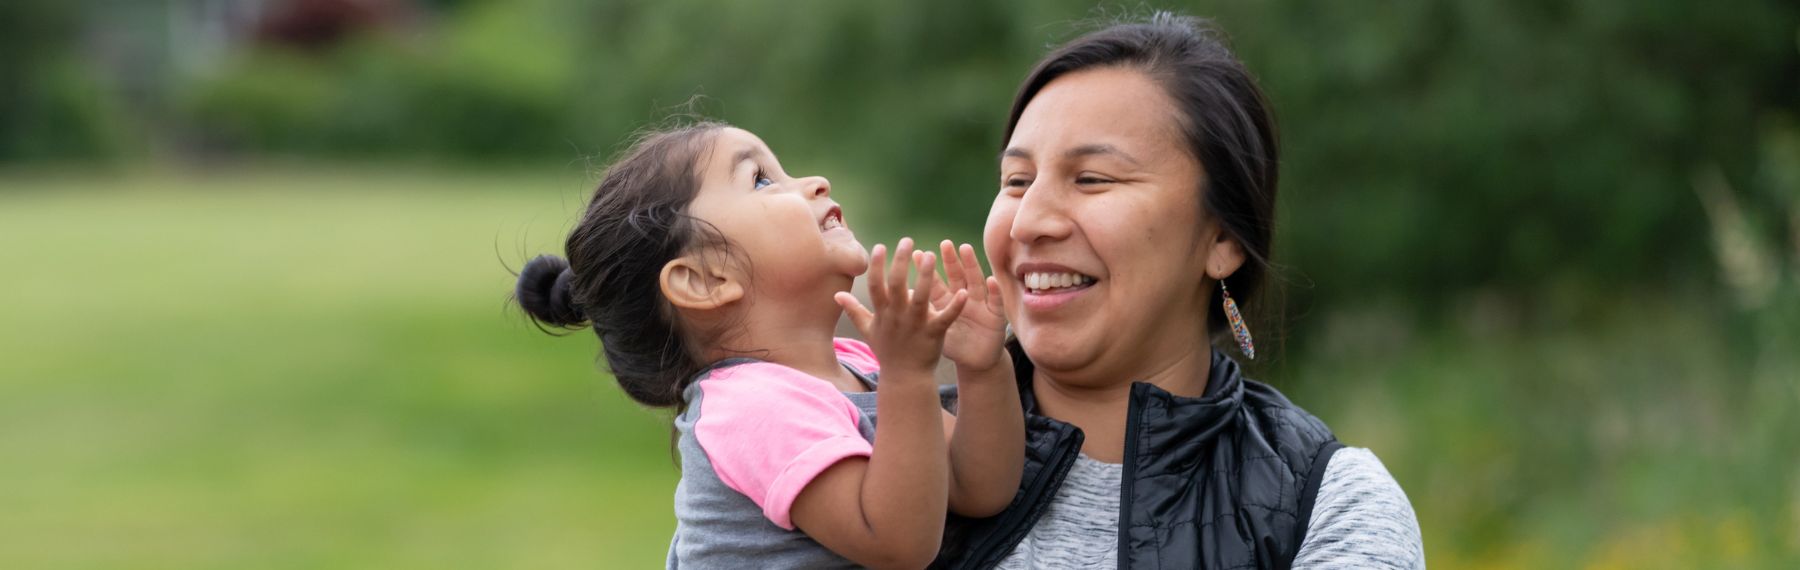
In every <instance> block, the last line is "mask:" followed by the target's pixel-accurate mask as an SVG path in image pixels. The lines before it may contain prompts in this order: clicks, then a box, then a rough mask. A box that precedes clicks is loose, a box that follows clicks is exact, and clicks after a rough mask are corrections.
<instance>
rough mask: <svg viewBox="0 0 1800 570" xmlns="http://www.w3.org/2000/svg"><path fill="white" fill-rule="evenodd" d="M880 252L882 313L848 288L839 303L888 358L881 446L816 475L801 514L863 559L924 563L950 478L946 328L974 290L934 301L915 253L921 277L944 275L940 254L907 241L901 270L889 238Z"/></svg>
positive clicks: (820, 534)
mask: <svg viewBox="0 0 1800 570" xmlns="http://www.w3.org/2000/svg"><path fill="white" fill-rule="evenodd" d="M872 256H873V259H872V260H871V262H870V266H869V300H870V304H872V305H874V306H875V309H876V311H877V312H874V313H871V312H870V311H869V310H868V309H866V308H863V306H862V305H861V304H860V303H857V302H856V298H855V297H852V296H850V295H849V294H848V293H839V294H838V302H839V303H840V304H842V305H844V308H845V309H846V310H847V311H848V312H849V314H850V320H851V322H852V323H854V324H855V325H856V327H857V328H858V329H859V330H861V331H862V333H863V336H864V337H865V338H867V339H868V340H869V345H870V346H871V347H872V348H873V349H874V350H875V355H876V356H877V357H878V358H880V359H881V362H882V374H881V389H880V390H877V391H876V396H875V399H876V404H875V406H876V415H877V417H879V418H881V422H880V423H879V424H877V425H876V428H875V445H874V452H873V453H872V454H871V455H870V456H869V458H867V459H862V458H853V459H846V460H843V461H840V462H838V463H837V464H836V465H833V466H832V467H830V468H828V469H826V470H825V471H824V472H822V473H820V474H819V476H817V477H814V478H813V480H812V481H811V482H809V483H807V484H806V487H805V488H804V489H803V490H801V491H800V495H799V496H798V497H796V498H795V500H794V505H793V509H792V516H793V521H794V525H795V526H796V527H798V528H799V529H800V530H802V531H805V532H806V534H807V535H808V536H810V537H812V538H813V540H817V541H819V543H820V544H823V545H825V547H826V548H830V549H831V550H832V551H833V552H836V553H838V554H840V555H843V556H844V557H845V558H849V559H850V560H851V561H854V562H856V563H858V564H862V565H865V566H871V567H878V568H922V567H924V566H925V565H927V564H930V563H931V560H932V558H934V557H936V556H937V551H938V545H939V543H940V542H941V541H942V539H943V532H944V510H945V507H946V504H947V502H948V492H949V479H950V477H949V465H948V452H947V451H946V449H945V446H946V443H945V441H944V440H945V438H944V433H943V424H942V423H941V420H940V419H939V416H940V415H941V414H942V411H941V408H939V407H938V398H937V383H936V381H935V379H934V377H933V374H932V372H933V369H934V368H935V365H936V363H937V359H938V354H939V352H940V351H941V350H942V349H943V342H944V331H945V329H947V328H949V326H950V323H951V322H952V321H955V320H956V317H957V315H958V314H959V313H961V312H962V307H963V305H964V303H965V302H966V301H967V299H968V294H966V293H958V294H955V295H954V296H953V299H952V300H951V302H948V303H945V304H943V305H942V307H941V308H934V307H932V306H931V303H930V297H931V295H930V291H929V290H920V291H917V292H914V291H911V290H909V289H907V287H906V274H907V267H906V265H905V263H907V261H908V260H909V258H910V260H911V261H912V262H914V263H916V264H917V265H918V267H919V283H920V284H921V285H924V284H928V283H935V282H936V281H937V277H936V269H937V262H936V260H935V259H933V256H932V255H931V254H930V253H923V252H914V251H912V241H911V240H910V239H907V240H901V241H900V244H899V247H898V248H897V250H896V251H895V253H894V267H893V268H892V271H884V268H883V267H882V266H883V265H885V264H886V259H885V252H884V250H883V247H882V246H880V245H877V246H875V251H874V252H873V254H872Z"/></svg>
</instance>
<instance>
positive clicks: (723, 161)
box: [704, 127, 774, 174]
mask: <svg viewBox="0 0 1800 570" xmlns="http://www.w3.org/2000/svg"><path fill="white" fill-rule="evenodd" d="M757 158H770V159H772V158H774V154H773V153H771V152H769V147H768V145H767V144H765V143H763V140H762V139H761V138H758V137H757V136H756V135H754V134H751V133H750V131H746V130H743V129H739V128H736V127H727V128H725V129H723V130H721V131H719V133H718V135H717V136H715V137H713V140H712V146H711V148H709V149H707V152H706V159H705V160H704V170H705V171H706V172H707V173H708V174H730V173H731V172H733V171H735V170H737V167H738V165H739V164H742V163H743V162H744V161H746V160H754V159H757Z"/></svg>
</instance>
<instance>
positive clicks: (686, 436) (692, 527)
mask: <svg viewBox="0 0 1800 570" xmlns="http://www.w3.org/2000/svg"><path fill="white" fill-rule="evenodd" d="M833 345H834V347H835V348H836V349H837V357H838V362H840V363H842V364H843V365H844V367H845V368H847V369H849V370H850V372H852V373H853V374H855V375H856V377H857V378H858V379H859V380H862V382H863V384H864V385H865V386H866V387H867V388H868V389H869V390H870V391H868V392H840V391H838V389H837V387H835V386H833V385H832V384H831V383H830V382H828V381H825V380H824V379H821V378H818V377H814V376H812V375H809V374H806V373H804V372H801V371H799V370H796V369H793V368H789V367H786V366H782V365H780V364H775V363H772V362H764V361H760V360H755V359H750V358H734V359H729V360H725V361H721V362H719V363H717V364H714V365H713V366H712V367H710V368H708V369H706V370H704V371H702V372H701V373H700V374H699V376H698V377H697V378H696V380H695V381H694V382H693V383H692V384H691V385H689V386H688V387H687V390H686V391H685V392H684V393H683V394H682V397H683V399H684V400H685V401H686V404H687V409H686V410H685V411H683V412H682V413H681V414H680V415H679V416H676V418H675V429H676V431H677V432H679V434H680V435H679V440H678V441H677V443H676V448H677V450H678V452H679V453H680V455H681V482H680V484H678V485H677V486H676V487H675V520H676V525H675V538H674V540H673V541H672V542H671V543H670V544H669V560H668V567H669V568H690V569H706V568H758V567H760V568H840V567H842V568H854V567H856V564H855V563H853V562H851V561H850V560H848V559H845V558H844V557H842V556H838V555H837V554H836V553H833V552H831V551H830V550H827V549H826V548H825V547H824V546H823V545H820V544H819V543H818V542H816V541H814V540H813V539H812V538H810V537H808V536H806V534H805V533H802V532H800V531H799V530H796V529H795V528H794V523H793V520H792V518H791V517H790V513H789V510H790V509H791V508H792V507H793V505H794V499H795V498H797V497H799V496H800V491H801V490H802V489H805V488H806V484H807V483H810V482H812V480H813V478H814V477H817V476H818V475H819V474H820V473H823V472H824V471H825V469H827V468H829V467H831V466H832V465H834V464H836V463H837V462H838V461H841V460H844V459H847V458H851V457H868V456H869V454H870V453H871V451H872V449H873V448H872V446H871V442H873V441H874V440H875V392H874V389H875V377H876V375H877V374H879V373H880V371H881V366H880V364H878V363H876V361H875V352H874V351H873V350H871V349H870V348H869V345H867V344H863V343H862V342H860V341H856V340H850V339H842V338H840V339H837V340H836V341H835V342H834V343H833Z"/></svg>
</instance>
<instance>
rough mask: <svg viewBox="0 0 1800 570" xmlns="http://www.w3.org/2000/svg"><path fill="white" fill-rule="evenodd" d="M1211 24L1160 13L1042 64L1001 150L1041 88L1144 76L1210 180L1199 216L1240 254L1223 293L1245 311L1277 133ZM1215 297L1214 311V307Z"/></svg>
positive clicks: (1265, 256) (1269, 222) (1266, 240)
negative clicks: (1080, 78)
mask: <svg viewBox="0 0 1800 570" xmlns="http://www.w3.org/2000/svg"><path fill="white" fill-rule="evenodd" d="M1221 35H1222V34H1221V32H1219V31H1218V30H1216V29H1214V28H1213V27H1212V25H1211V24H1210V23H1209V22H1207V21H1206V20H1202V19H1199V18H1194V17H1190V16H1181V15H1176V14H1171V13H1168V12H1157V13H1155V14H1154V15H1152V16H1151V17H1150V18H1149V19H1148V20H1147V21H1138V22H1126V23H1118V24H1113V25H1111V26H1109V27H1106V28H1104V29H1101V30H1098V31H1095V32H1091V33H1089V34H1087V35H1084V36H1081V37H1079V38H1076V39H1075V40H1073V41H1070V42H1069V43H1067V44H1064V45H1063V46H1062V47H1059V48H1057V49H1056V50H1055V51H1052V52H1050V54H1049V55H1046V56H1044V58H1043V59H1042V60H1039V61H1038V64H1037V66H1036V67H1034V68H1032V70H1031V73H1030V74H1029V75H1027V76H1026V77H1025V83H1024V84H1023V85H1021V86H1020V87H1019V94H1018V96H1017V97H1015V98H1014V99H1013V105H1012V115H1011V116H1010V118H1008V119H1007V121H1006V134H1005V137H1004V138H1002V139H1001V143H1000V144H1001V146H1002V147H1003V148H1004V146H1005V145H1006V144H1007V143H1008V142H1009V141H1011V140H1012V135H1013V129H1014V128H1015V127H1017V126H1018V125H1019V116H1020V115H1022V114H1024V112H1025V106H1026V105H1027V104H1029V103H1031V99H1032V98H1033V97H1036V96H1037V94H1038V92H1039V91H1041V90H1043V88H1044V86H1045V85H1048V84H1049V83H1050V82H1051V81H1054V80H1055V79H1056V78H1058V77H1062V76H1064V75H1067V74H1070V73H1074V72H1077V71H1081V70H1084V69H1096V68H1109V67H1122V68H1128V69H1134V70H1138V71H1142V72H1143V73H1145V74H1146V75H1148V76H1149V77H1150V78H1151V79H1152V80H1153V81H1156V82H1157V83H1158V84H1159V85H1161V86H1162V88H1163V90H1164V91H1165V92H1166V93H1168V95H1169V98H1170V99H1171V100H1173V101H1174V102H1175V108H1176V110H1177V113H1178V116H1179V119H1180V123H1179V127H1180V128H1181V131H1182V134H1183V136H1184V138H1185V139H1186V141H1187V147H1188V152H1189V154H1191V155H1193V156H1194V158H1196V159H1198V160H1199V161H1200V165H1201V168H1202V169H1203V170H1204V171H1205V177H1204V178H1203V179H1202V180H1201V187H1200V188H1195V189H1194V190H1195V191H1196V192H1198V193H1199V194H1200V195H1201V196H1203V197H1204V198H1203V199H1202V200H1201V205H1200V207H1201V211H1202V213H1203V214H1204V215H1207V216H1210V217H1212V218H1213V219H1216V220H1218V221H1219V223H1220V224H1221V225H1222V226H1223V227H1224V230H1225V232H1226V234H1227V235H1229V236H1231V239H1233V240H1235V241H1237V243H1238V244H1239V245H1241V246H1243V248H1244V253H1245V255H1246V256H1247V257H1248V259H1247V260H1246V263H1245V264H1244V265H1243V266H1242V267H1239V268H1238V270H1237V272H1235V273H1233V274H1232V275H1231V277H1230V279H1229V280H1227V285H1228V286H1229V287H1231V292H1232V293H1231V294H1232V298H1233V299H1235V300H1236V301H1237V302H1238V304H1239V305H1240V306H1242V305H1250V304H1251V302H1252V301H1253V300H1255V299H1256V298H1257V296H1258V294H1259V293H1260V292H1261V291H1260V290H1261V289H1262V287H1263V278H1264V276H1265V275H1266V274H1267V273H1268V270H1269V254H1270V248H1271V242H1272V241H1273V237H1274V231H1275V182H1276V174H1277V172H1276V170H1277V169H1276V166H1277V152H1276V135H1275V120H1274V118H1273V117H1272V116H1271V115H1270V113H1271V110H1270V106H1269V102H1268V100H1267V99H1265V98H1264V97H1263V94H1262V90H1261V89H1259V88H1258V87H1257V86H1256V78H1255V77H1252V76H1251V75H1250V71H1249V70H1248V69H1245V68H1244V64H1243V62H1240V61H1238V59H1237V56H1236V55H1234V54H1232V52H1231V48H1229V47H1227V46H1226V45H1225V41H1224V39H1223V38H1221ZM1220 301H1221V299H1220V294H1219V292H1218V291H1213V292H1212V303H1211V304H1210V305H1209V307H1218V306H1219V302H1220ZM1207 321H1208V328H1209V329H1210V330H1211V331H1212V332H1213V336H1214V338H1222V337H1221V336H1220V335H1223V334H1225V331H1226V327H1227V325H1226V323H1225V319H1224V317H1223V315H1221V314H1219V312H1218V311H1212V310H1211V309H1209V317H1208V319H1207Z"/></svg>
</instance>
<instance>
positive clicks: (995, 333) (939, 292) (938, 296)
mask: <svg viewBox="0 0 1800 570" xmlns="http://www.w3.org/2000/svg"><path fill="white" fill-rule="evenodd" d="M938 251H941V252H943V254H944V276H945V277H947V278H948V279H949V282H950V283H949V287H948V288H944V287H937V288H934V289H933V291H932V296H931V297H932V298H931V305H932V306H933V307H948V306H949V304H950V303H952V302H956V300H955V298H954V297H955V295H954V294H953V293H951V291H967V292H968V297H969V301H968V304H969V306H968V307H967V308H965V309H964V310H963V311H962V314H961V315H960V316H958V317H957V319H956V322H954V323H951V325H950V329H949V330H948V331H947V333H946V335H945V337H944V357H945V358H949V359H950V361H952V362H955V363H956V365H957V366H960V367H962V368H964V369H966V370H969V371H973V372H983V371H987V370H990V369H992V368H993V367H994V366H995V365H998V364H1000V359H1001V358H1005V355H1004V354H1002V353H1003V352H1004V346H1005V344H1006V314H1005V311H1004V309H1003V308H1002V307H1001V305H1000V282H999V280H996V279H994V278H993V277H989V276H985V275H984V274H983V273H982V272H981V261H980V260H978V259H976V258H975V246H972V245H969V244H966V243H965V244H963V245H962V247H961V248H957V247H956V244H954V243H951V242H950V240H944V241H943V243H940V244H938Z"/></svg>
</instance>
